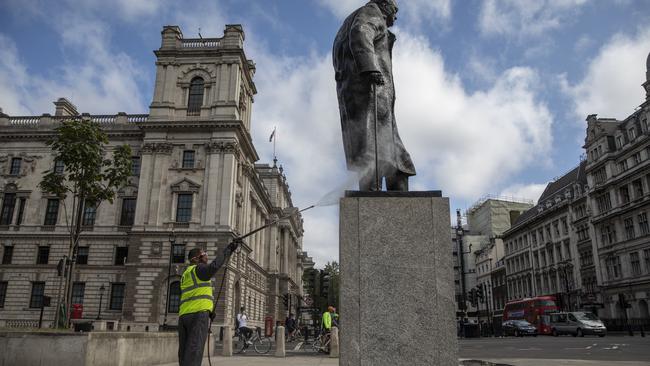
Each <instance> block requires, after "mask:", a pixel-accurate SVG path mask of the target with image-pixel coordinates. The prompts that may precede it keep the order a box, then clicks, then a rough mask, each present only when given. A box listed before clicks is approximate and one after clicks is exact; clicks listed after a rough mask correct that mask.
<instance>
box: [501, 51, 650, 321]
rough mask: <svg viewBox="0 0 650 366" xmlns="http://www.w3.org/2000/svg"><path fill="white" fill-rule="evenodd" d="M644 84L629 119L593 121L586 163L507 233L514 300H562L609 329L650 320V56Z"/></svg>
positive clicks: (549, 191)
mask: <svg viewBox="0 0 650 366" xmlns="http://www.w3.org/2000/svg"><path fill="white" fill-rule="evenodd" d="M643 87H644V89H645V91H646V100H645V102H643V103H642V104H641V105H640V106H639V108H637V110H636V111H635V112H634V113H632V114H631V115H630V116H629V117H627V118H625V119H624V120H622V121H619V120H616V119H612V118H598V117H597V116H596V115H590V116H588V117H587V130H586V138H585V145H584V149H585V152H586V159H585V160H584V161H582V162H581V163H580V165H579V166H578V167H576V168H575V169H574V170H573V171H572V172H570V173H569V174H567V175H565V176H563V177H562V178H560V179H559V180H557V181H555V182H553V183H551V184H549V185H548V187H547V189H546V191H545V192H544V194H542V197H540V199H539V203H538V205H537V206H535V207H534V208H533V209H531V210H529V211H527V212H526V213H524V214H523V215H522V217H520V219H519V220H518V221H517V223H516V225H515V226H514V227H513V228H512V229H510V230H508V231H507V232H506V233H505V234H504V241H505V242H506V268H507V278H508V291H509V298H510V299H511V300H514V299H520V298H522V297H527V296H538V295H555V296H556V297H557V298H558V301H559V303H560V305H561V306H562V307H563V308H565V309H585V310H591V311H594V312H597V313H598V315H599V316H600V317H601V318H603V319H606V320H607V321H608V326H617V325H622V324H624V322H625V320H626V319H631V322H632V323H637V324H638V323H643V324H649V323H650V315H649V313H650V311H649V307H648V302H650V227H649V224H648V215H649V214H650V173H649V171H650V169H649V167H650V163H649V161H650V138H649V136H650V131H649V125H648V119H649V117H650V56H649V57H648V60H647V70H646V81H645V83H644V84H643Z"/></svg>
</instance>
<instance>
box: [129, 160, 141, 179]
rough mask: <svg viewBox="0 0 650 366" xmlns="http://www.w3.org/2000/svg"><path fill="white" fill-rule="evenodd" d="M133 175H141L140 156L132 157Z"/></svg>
mask: <svg viewBox="0 0 650 366" xmlns="http://www.w3.org/2000/svg"><path fill="white" fill-rule="evenodd" d="M131 175H140V157H139V156H132V157H131Z"/></svg>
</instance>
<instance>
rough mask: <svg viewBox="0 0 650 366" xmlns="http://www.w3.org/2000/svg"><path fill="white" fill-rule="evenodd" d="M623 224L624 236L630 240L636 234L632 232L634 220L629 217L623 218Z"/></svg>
mask: <svg viewBox="0 0 650 366" xmlns="http://www.w3.org/2000/svg"><path fill="white" fill-rule="evenodd" d="M623 226H624V227H625V238H626V239H627V240H632V239H634V237H635V236H636V235H635V233H634V220H633V219H632V218H631V217H629V218H627V219H625V220H623Z"/></svg>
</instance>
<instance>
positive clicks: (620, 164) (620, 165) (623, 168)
mask: <svg viewBox="0 0 650 366" xmlns="http://www.w3.org/2000/svg"><path fill="white" fill-rule="evenodd" d="M617 166H618V172H619V173H623V172H624V171H626V170H627V159H625V160H622V161H619V162H618V164H617Z"/></svg>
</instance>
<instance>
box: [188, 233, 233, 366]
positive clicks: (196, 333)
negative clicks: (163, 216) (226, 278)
mask: <svg viewBox="0 0 650 366" xmlns="http://www.w3.org/2000/svg"><path fill="white" fill-rule="evenodd" d="M237 247H238V244H237V243H235V242H233V243H232V244H230V245H228V246H227V247H226V248H224V250H223V252H222V253H221V255H217V256H216V257H215V258H214V260H213V261H212V262H211V263H210V264H208V255H207V254H206V253H205V251H204V250H203V249H202V248H193V249H192V250H190V252H189V254H188V256H187V257H188V259H189V261H190V266H189V267H187V269H185V272H183V276H182V277H181V304H180V310H179V312H178V315H179V318H178V362H179V364H180V366H200V365H201V361H202V360H203V349H204V348H205V341H206V339H207V338H208V331H209V329H210V322H211V319H214V297H213V295H212V283H211V281H210V279H211V278H212V277H213V276H214V275H215V274H216V273H217V271H218V270H219V268H221V267H222V266H223V265H224V263H226V262H227V261H228V259H229V258H230V255H231V254H232V253H233V252H234V251H235V250H236V249H237Z"/></svg>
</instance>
